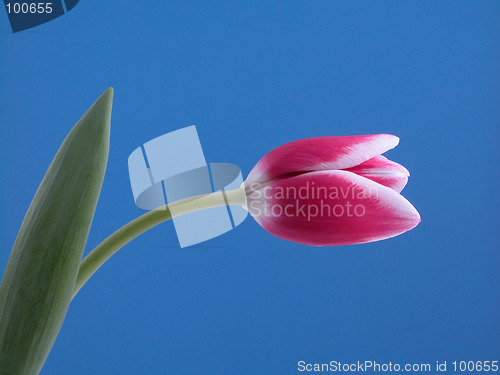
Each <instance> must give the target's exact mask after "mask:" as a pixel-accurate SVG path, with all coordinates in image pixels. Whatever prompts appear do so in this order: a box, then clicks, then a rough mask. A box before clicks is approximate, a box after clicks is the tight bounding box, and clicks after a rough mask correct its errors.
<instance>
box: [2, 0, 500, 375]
mask: <svg viewBox="0 0 500 375" xmlns="http://www.w3.org/2000/svg"><path fill="white" fill-rule="evenodd" d="M207 3H208V2H206V1H205V2H204V1H198V2H173V1H166V2H163V1H149V2H130V3H126V2H123V1H97V0H92V1H91V0H87V1H82V2H80V3H79V4H78V5H77V6H76V7H75V8H74V9H73V10H72V11H71V12H69V13H67V14H66V15H64V16H62V17H59V18H58V19H56V20H54V21H51V22H49V23H47V24H44V25H41V26H39V27H36V28H34V29H30V30H27V31H24V32H20V33H17V34H12V32H11V30H10V26H9V24H8V20H7V15H6V12H4V11H0V27H1V29H0V32H1V34H0V35H1V37H0V43H1V53H0V58H1V75H0V103H1V109H0V111H1V113H0V116H1V117H0V119H1V124H2V134H1V137H2V151H1V165H2V172H1V173H2V176H1V179H2V185H1V186H2V194H1V208H2V214H1V223H0V224H1V237H0V241H1V251H0V266H1V269H3V268H4V267H5V264H6V263H7V260H8V256H9V252H10V249H11V247H12V244H13V243H14V239H15V236H16V233H17V231H18V229H19V226H20V224H21V221H22V219H23V216H24V213H25V212H26V210H27V208H28V205H29V203H30V201H31V199H32V197H33V195H34V193H35V191H36V189H37V187H38V184H39V183H40V181H41V179H42V177H43V175H44V173H45V171H46V168H47V167H48V165H49V163H50V161H51V160H52V157H53V156H54V154H55V152H56V150H57V149H58V147H59V145H60V143H61V142H62V140H63V139H64V137H65V136H66V134H67V133H68V132H69V130H70V129H71V127H72V126H73V125H74V123H76V121H77V120H78V118H79V117H80V116H81V115H82V114H83V113H84V112H85V111H86V110H87V108H88V107H89V106H90V105H91V104H92V102H93V101H94V100H95V99H96V98H97V97H98V96H99V95H100V94H101V93H102V92H103V91H104V90H105V89H106V88H107V87H109V86H113V87H114V88H115V100H114V108H113V116H112V135H111V147H110V155H109V163H108V168H107V172H106V178H105V181H104V186H103V189H102V193H101V197H100V201H99V205H98V208H97V211H96V215H95V220H94V224H93V227H92V230H91V234H90V237H89V240H88V244H87V245H88V246H87V250H86V251H89V250H90V249H92V248H93V247H94V246H95V245H97V244H98V243H99V242H100V241H101V240H102V239H104V238H105V237H106V236H107V235H109V234H110V233H111V232H112V231H114V230H116V229H117V228H119V227H120V226H121V225H123V224H125V223H126V222H127V221H129V220H131V219H133V218H135V217H137V216H138V215H140V214H141V213H142V211H141V210H140V209H138V208H137V207H136V206H135V205H134V202H133V198H132V193H131V189H130V186H129V181H128V171H127V158H128V155H129V154H130V152H131V151H132V150H134V149H135V148H136V147H138V146H139V145H140V144H142V143H144V142H145V141H148V140H150V139H152V138H155V137H157V136H159V135H161V134H164V133H167V132H169V131H172V130H175V129H178V128H181V127H185V126H188V125H192V124H196V125H197V128H198V132H199V135H200V138H201V141H202V145H203V147H204V151H205V156H206V158H207V160H208V161H211V162H231V163H235V164H237V165H239V166H240V167H241V168H242V170H243V173H244V174H245V175H246V174H247V173H248V172H249V171H250V169H251V168H252V166H253V165H254V164H255V163H256V162H257V161H258V159H259V158H260V157H261V156H262V155H264V154H265V153H266V152H268V151H270V150H271V149H273V148H274V147H276V146H279V145H281V144H283V143H285V142H288V141H292V140H296V139H300V138H306V137H313V136H326V135H350V134H366V133H392V134H396V135H398V136H399V137H401V143H400V145H399V146H398V147H397V148H396V149H395V150H393V151H391V152H389V153H388V154H387V155H388V156H389V157H390V158H391V159H393V160H396V161H398V162H400V163H402V164H403V165H405V166H406V167H407V168H408V169H409V170H410V171H411V173H412V177H411V178H410V182H409V184H408V186H407V187H406V188H405V190H404V191H403V194H404V195H405V196H406V197H407V198H408V199H409V200H410V201H411V202H412V203H413V204H414V205H415V207H416V208H417V209H418V210H419V212H420V213H421V215H422V219H423V221H422V223H421V224H420V225H419V226H418V227H417V228H416V229H414V230H413V231H410V232H408V233H406V234H404V235H402V236H399V237H397V238H394V239H390V240H386V241H382V242H377V243H372V244H365V245H357V246H351V247H348V246H345V247H331V248H314V247H307V246H302V245H298V244H294V243H289V242H286V241H283V240H280V239H278V238H276V237H273V236H272V235H270V234H268V233H267V232H266V231H264V230H263V229H262V228H261V227H260V226H259V225H258V224H257V223H256V222H255V221H254V220H253V219H252V218H251V217H249V218H247V220H246V222H245V223H243V224H242V225H240V226H239V227H238V228H237V229H235V230H233V231H231V232H229V233H228V234H226V235H224V236H222V237H219V238H216V239H214V240H211V241H209V242H206V243H203V244H201V245H199V246H195V247H191V248H186V249H180V248H179V247H178V243H177V240H176V237H175V233H174V230H173V226H172V224H171V223H167V224H164V225H161V226H159V227H157V228H154V229H153V230H151V231H149V232H148V233H146V234H144V235H142V236H141V237H140V238H138V239H136V240H134V241H133V242H132V243H130V244H129V245H127V246H126V247H125V248H123V249H122V250H121V251H120V252H119V253H118V254H117V255H115V256H114V257H113V258H112V259H111V260H110V261H109V262H108V263H107V264H106V265H105V266H104V267H103V268H102V269H101V270H100V271H99V272H98V273H97V274H96V275H95V276H94V277H93V278H92V279H91V280H90V282H89V283H88V284H87V285H86V286H85V287H84V289H83V290H82V291H81V293H80V294H79V295H78V297H77V298H76V299H75V300H74V301H73V303H72V305H71V306H70V310H69V313H68V315H67V318H66V320H65V323H64V325H63V328H62V330H61V333H60V335H59V337H58V339H57V341H56V344H55V346H54V348H53V350H52V352H51V354H50V356H49V358H48V360H47V362H46V365H45V367H44V369H43V371H42V374H89V373H93V374H120V375H123V374H162V375H163V374H294V373H298V371H297V362H298V361H300V360H304V361H307V362H328V361H330V360H338V361H342V362H348V361H356V360H376V361H379V362H389V361H392V362H393V363H395V362H398V363H406V362H411V363H413V362H417V363H433V364H434V363H435V361H436V360H440V361H444V360H448V361H453V360H500V357H499V353H500V337H499V332H500V314H499V312H500V311H499V310H500V308H499V307H500V293H499V282H500V277H499V271H498V270H499V269H500V267H499V265H500V264H499V263H500V259H499V258H500V257H499V245H498V238H497V237H496V235H497V234H498V220H499V215H498V209H499V206H500V205H499V199H498V195H499V190H498V182H499V181H500V180H499V177H500V176H499V175H500V173H499V166H498V162H499V160H500V159H499V152H498V141H499V130H498V126H499V120H500V110H499V105H498V104H499V102H500V85H499V84H500V79H499V78H500V75H499V73H500V71H499V70H500V69H499V63H500V59H499V52H500V50H499V47H498V46H499V39H500V23H499V22H498V20H499V19H500V4H499V3H498V2H493V1H491V2H489V1H469V2H463V1H462V2H460V1H454V2H436V1H418V2H416V1H415V2H407V1H401V2H400V1H381V2H373V1H367V2H357V1H352V2H351V1H350V2H337V1H332V0H328V1H322V0H315V1H256V2H239V1H237V2H235V1H219V2H214V3H215V4H211V5H208V4H207Z"/></svg>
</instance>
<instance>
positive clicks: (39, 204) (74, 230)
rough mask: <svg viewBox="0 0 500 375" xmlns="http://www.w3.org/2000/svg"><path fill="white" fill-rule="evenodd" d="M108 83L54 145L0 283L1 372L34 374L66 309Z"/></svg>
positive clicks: (101, 146) (105, 128) (109, 96)
mask: <svg viewBox="0 0 500 375" xmlns="http://www.w3.org/2000/svg"><path fill="white" fill-rule="evenodd" d="M112 102H113V89H112V88H109V89H108V90H106V91H105V92H104V93H103V94H102V95H101V96H100V97H99V99H98V100H97V101H96V102H95V103H94V104H93V105H92V107H90V109H89V110H88V111H87V112H86V113H85V114H84V115H83V116H82V118H81V119H80V120H79V121H78V123H77V124H76V125H75V126H74V128H73V129H72V130H71V132H70V133H69V134H68V136H67V137H66V139H65V140H64V142H63V144H62V145H61V147H60V148H59V151H58V152H57V154H56V156H55V157H54V160H53V161H52V163H51V164H50V167H49V169H48V171H47V173H46V174H45V177H44V178H43V180H42V183H41V184H40V186H39V188H38V190H37V192H36V194H35V197H34V198H33V201H32V202H31V205H30V207H29V209H28V212H27V214H26V216H25V217H24V220H23V223H22V224H21V229H20V230H19V233H18V235H17V238H16V241H15V243H14V247H13V249H12V253H11V256H10V258H9V262H8V263H7V267H6V269H5V273H4V276H3V279H2V284H1V285H0V374H2V375H7V374H8V375H31V374H38V373H39V372H40V370H41V368H42V366H43V364H44V362H45V360H46V358H47V356H48V354H49V352H50V349H51V348H52V345H53V344H54V341H55V339H56V336H57V334H58V333H59V330H60V328H61V325H62V322H63V320H64V317H65V315H66V312H67V310H68V307H69V304H70V301H71V297H72V295H73V289H74V286H75V280H76V276H77V274H78V268H79V265H80V261H81V259H82V256H83V250H84V248H85V243H86V241H87V236H88V233H89V230H90V225H91V223H92V218H93V216H94V212H95V208H96V204H97V200H98V198H99V193H100V190H101V186H102V181H103V178H104V172H105V169H106V162H107V158H108V150H109V132H110V119H111V106H112Z"/></svg>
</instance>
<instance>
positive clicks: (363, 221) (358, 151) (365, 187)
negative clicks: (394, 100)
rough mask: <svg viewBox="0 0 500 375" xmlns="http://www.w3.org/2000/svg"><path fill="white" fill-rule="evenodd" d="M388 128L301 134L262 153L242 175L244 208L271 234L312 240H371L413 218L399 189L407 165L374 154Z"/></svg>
mask: <svg viewBox="0 0 500 375" xmlns="http://www.w3.org/2000/svg"><path fill="white" fill-rule="evenodd" d="M398 143H399V138H398V137H396V136H393V135H389V134H378V135H361V136H348V137H346V136H343V137H320V138H308V139H302V140H299V141H295V142H291V143H287V144H285V145H282V146H280V147H278V148H276V149H274V150H272V151H271V152H269V153H268V154H266V155H265V156H264V157H263V158H262V159H261V160H260V161H259V162H258V163H257V164H256V165H255V167H254V168H253V169H252V171H251V172H250V174H249V175H248V178H247V180H246V181H245V189H246V194H247V207H248V211H249V212H250V214H251V215H252V216H253V217H254V218H255V220H256V221H257V222H258V223H259V224H260V225H261V226H262V227H263V228H264V229H266V230H267V231H268V232H270V233H271V234H273V235H275V236H277V237H279V238H282V239H285V240H288V241H293V242H298V243H302V244H306V245H315V246H334V245H350V244H358V243H365V242H372V241H378V240H382V239H386V238H390V237H394V236H397V235H399V234H401V233H404V232H406V231H408V230H410V229H412V228H414V227H415V226H417V224H418V223H419V222H420V215H419V213H418V212H417V210H416V209H415V208H414V207H413V206H412V204H411V203H410V202H408V201H407V200H406V199H405V198H404V197H403V196H402V195H401V194H399V193H400V192H401V190H402V189H403V188H404V186H405V185H406V183H407V181H408V176H409V172H408V170H406V168H404V167H403V166H401V165H399V164H397V163H395V162H393V161H390V160H388V159H387V158H385V157H384V156H382V155H381V154H382V153H384V152H386V151H388V150H390V149H392V148H394V147H395V146H396V145H397V144H398Z"/></svg>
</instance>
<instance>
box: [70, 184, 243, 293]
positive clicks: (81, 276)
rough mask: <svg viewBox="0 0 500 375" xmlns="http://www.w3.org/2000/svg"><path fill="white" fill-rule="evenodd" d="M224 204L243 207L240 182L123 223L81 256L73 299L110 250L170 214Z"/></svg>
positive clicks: (124, 243) (128, 240) (179, 213)
mask: <svg viewBox="0 0 500 375" xmlns="http://www.w3.org/2000/svg"><path fill="white" fill-rule="evenodd" d="M226 200H227V202H226ZM226 204H238V205H241V206H243V207H246V195H245V188H244V187H243V185H242V187H240V188H239V189H236V190H230V191H226V192H224V193H221V192H215V193H212V194H205V195H199V196H196V197H190V198H186V199H182V200H179V201H177V202H173V203H169V204H167V205H164V206H162V207H159V208H157V209H155V210H153V211H150V212H147V213H145V214H144V215H142V216H139V217H138V218H137V219H135V220H132V221H131V222H129V223H128V224H125V225H124V226H123V227H121V228H120V229H118V230H117V231H116V232H114V233H113V234H112V235H110V236H109V237H108V238H106V239H105V240H104V241H102V242H101V243H100V244H99V245H98V246H97V247H96V248H95V249H94V250H92V251H91V252H90V253H89V254H88V255H87V256H86V257H85V259H83V261H82V263H81V264H80V269H79V271H78V276H77V279H76V284H75V289H74V291H73V298H74V297H75V296H76V294H77V293H78V291H79V290H80V289H81V288H82V287H83V285H84V284H85V283H86V282H87V280H89V279H90V277H91V276H92V275H93V274H94V273H95V272H96V271H97V270H98V269H99V268H100V267H101V266H102V265H103V264H104V263H105V262H106V261H107V260H108V259H109V258H111V256H112V255H113V254H114V253H116V252H117V251H118V250H120V249H121V248H122V247H123V246H125V245H126V244H128V243H129V242H130V241H132V240H133V239H134V238H136V237H138V236H140V235H141V234H142V233H144V232H146V231H147V230H149V229H151V228H153V227H155V226H157V225H158V224H161V223H163V222H165V221H167V220H170V219H172V218H173V217H177V216H181V215H184V214H188V213H191V212H196V211H200V210H204V209H207V208H213V207H220V206H225V205H226Z"/></svg>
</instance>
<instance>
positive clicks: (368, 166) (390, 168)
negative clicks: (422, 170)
mask: <svg viewBox="0 0 500 375" xmlns="http://www.w3.org/2000/svg"><path fill="white" fill-rule="evenodd" d="M345 170H346V171H349V172H352V173H356V174H357V175H360V176H363V177H366V178H369V179H370V180H372V181H375V182H378V183H379V184H382V185H384V186H387V187H390V188H391V189H393V190H395V191H396V192H398V193H399V192H401V190H403V188H404V187H405V185H406V183H407V182H408V177H409V176H410V172H408V170H407V169H406V168H405V167H403V166H402V165H401V164H398V163H395V162H393V161H391V160H389V159H387V158H385V157H383V156H376V157H374V158H372V159H370V160H367V161H365V162H364V163H361V164H358V165H356V166H355V167H352V168H347V169H345Z"/></svg>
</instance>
